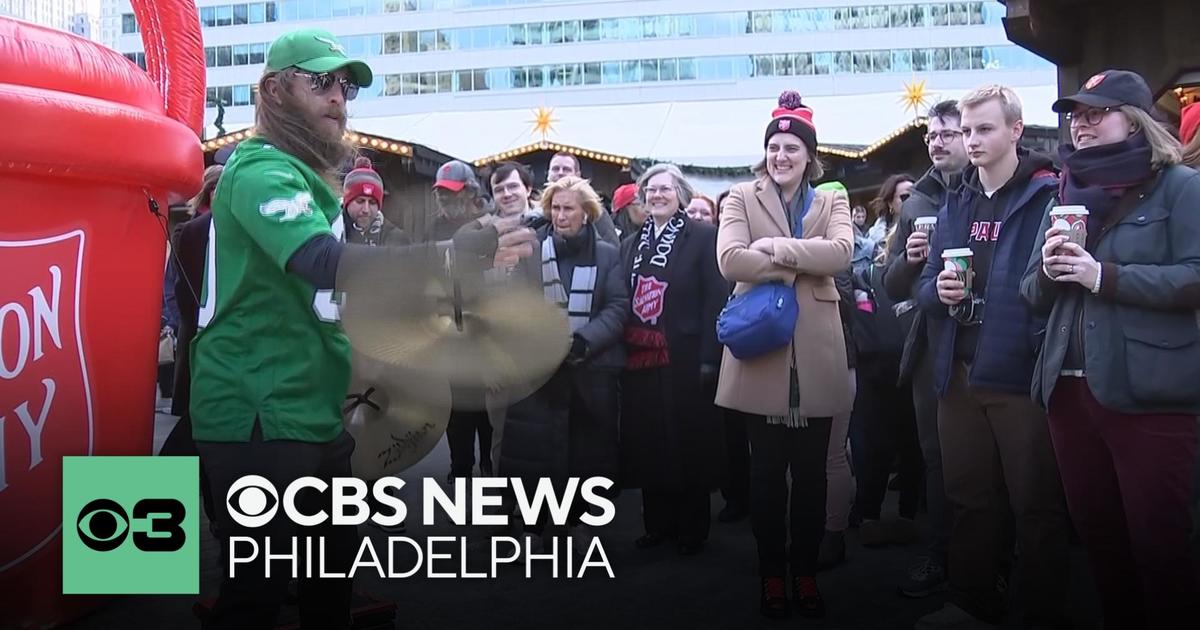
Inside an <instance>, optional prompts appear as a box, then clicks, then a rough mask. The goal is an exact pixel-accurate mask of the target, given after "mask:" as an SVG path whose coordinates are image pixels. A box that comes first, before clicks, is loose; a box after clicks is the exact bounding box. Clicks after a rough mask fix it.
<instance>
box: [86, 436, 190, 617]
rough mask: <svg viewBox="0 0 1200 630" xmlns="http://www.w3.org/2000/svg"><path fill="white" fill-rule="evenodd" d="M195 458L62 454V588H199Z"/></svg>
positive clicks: (106, 591) (109, 591)
mask: <svg viewBox="0 0 1200 630" xmlns="http://www.w3.org/2000/svg"><path fill="white" fill-rule="evenodd" d="M199 484H200V482H199V460H198V459H197V458H195V457H64V458H63V531H62V538H63V593H64V594H67V595H92V594H127V595H132V594H184V595H194V594H196V593H198V592H199V591H200V540H199V531H200V529H199V516H198V511H197V510H198V505H199V499H198V496H197V495H198V493H199V490H198V489H199V487H200V485H199Z"/></svg>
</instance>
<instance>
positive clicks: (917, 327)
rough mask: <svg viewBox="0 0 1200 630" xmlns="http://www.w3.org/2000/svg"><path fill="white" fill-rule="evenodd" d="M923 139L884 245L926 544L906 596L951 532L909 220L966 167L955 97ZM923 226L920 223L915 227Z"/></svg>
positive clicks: (924, 211) (942, 197)
mask: <svg viewBox="0 0 1200 630" xmlns="http://www.w3.org/2000/svg"><path fill="white" fill-rule="evenodd" d="M928 118H929V122H928V123H927V131H928V133H926V134H925V144H926V146H927V147H928V150H929V160H930V161H931V162H933V166H931V167H930V168H929V171H928V172H926V173H925V175H924V176H923V177H921V179H920V180H918V181H917V183H916V184H915V185H914V186H913V187H912V190H911V195H910V196H909V198H908V199H907V200H906V201H905V202H904V205H902V206H901V207H900V222H899V224H898V225H897V226H896V235H895V237H894V238H893V239H892V241H891V246H890V249H889V251H888V256H887V260H888V265H887V268H885V269H884V271H883V285H884V288H885V289H886V290H887V292H888V296H889V297H891V298H892V300H893V301H894V302H895V303H896V304H897V305H899V309H900V310H902V311H903V312H902V313H901V314H900V316H899V320H900V325H901V327H902V329H904V330H907V331H908V336H907V338H906V339H905V342H904V354H903V355H902V357H901V361H900V377H901V378H902V379H906V380H909V381H910V382H911V383H912V395H913V407H914V409H915V410H916V416H917V436H918V439H919V440H920V444H921V455H922V457H923V459H924V460H925V497H926V504H927V505H928V510H929V547H928V550H927V552H926V554H925V555H922V556H921V557H919V558H918V559H917V561H916V562H915V563H913V565H912V566H911V567H909V570H908V575H907V577H906V578H905V579H904V580H903V581H902V582H901V584H900V594H902V595H904V596H906V597H927V596H929V595H932V594H933V593H935V592H937V591H939V590H942V589H944V588H945V586H946V546H947V542H948V540H949V536H950V512H949V509H948V508H947V506H946V490H945V487H944V485H943V481H942V449H941V445H940V443H939V441H938V430H937V422H938V420H937V394H936V393H934V389H933V358H932V353H931V352H929V348H928V345H927V344H928V343H929V341H928V334H927V331H926V325H925V316H924V314H923V313H922V312H921V310H920V309H918V308H915V307H916V294H917V284H918V281H919V280H920V278H921V269H922V268H923V267H924V266H925V260H926V258H927V257H928V255H929V236H930V234H929V232H928V231H926V230H924V229H917V227H916V220H917V219H919V218H922V217H937V213H938V210H939V209H941V207H942V205H944V204H945V203H946V195H947V194H948V193H949V191H952V190H954V189H956V188H958V186H959V183H960V182H961V180H962V171H963V169H964V168H966V166H967V150H966V148H965V147H964V146H963V141H962V131H960V130H959V123H960V121H961V119H962V114H961V113H959V111H958V102H957V101H953V100H949V101H942V102H940V103H938V104H936V105H934V106H933V107H932V108H931V109H930V110H929V116H928ZM922 227H924V226H922Z"/></svg>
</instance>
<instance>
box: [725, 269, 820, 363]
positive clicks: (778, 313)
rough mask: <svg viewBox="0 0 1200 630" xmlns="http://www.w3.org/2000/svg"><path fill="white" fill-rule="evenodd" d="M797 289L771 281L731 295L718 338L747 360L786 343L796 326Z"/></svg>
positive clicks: (797, 308) (738, 355) (733, 353)
mask: <svg viewBox="0 0 1200 630" xmlns="http://www.w3.org/2000/svg"><path fill="white" fill-rule="evenodd" d="M799 315H800V304H799V303H798V302H797V301H796V290H795V289H794V288H792V286H791V285H788V284H784V283H782V282H768V283H766V284H760V285H756V286H755V287H754V288H753V289H750V290H749V291H747V292H745V293H743V294H741V295H735V296H733V297H731V298H729V302H728V303H726V304H725V308H724V309H722V310H721V316H720V317H718V318H717V341H720V342H721V343H722V344H724V345H725V347H726V348H729V352H730V354H732V355H733V356H734V357H736V358H738V359H741V360H743V361H745V360H747V359H753V358H755V357H758V356H761V355H764V354H766V353H768V352H771V351H773V350H778V349H780V348H782V347H783V346H786V345H787V344H788V343H789V342H791V340H792V335H793V334H794V333H795V330H796V318H797V317H799Z"/></svg>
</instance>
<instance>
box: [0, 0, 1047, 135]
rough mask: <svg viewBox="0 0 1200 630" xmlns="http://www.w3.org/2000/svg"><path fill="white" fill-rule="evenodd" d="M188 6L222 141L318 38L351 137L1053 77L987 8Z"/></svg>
mask: <svg viewBox="0 0 1200 630" xmlns="http://www.w3.org/2000/svg"><path fill="white" fill-rule="evenodd" d="M0 1H3V0H0ZM105 1H106V2H116V3H118V4H119V6H120V13H121V20H120V22H121V30H122V33H121V35H120V36H119V37H118V40H117V45H116V46H115V48H117V50H119V51H121V52H123V53H126V55H127V56H128V57H130V58H131V59H133V60H134V61H137V62H143V63H144V57H143V56H142V52H141V51H142V48H141V42H140V39H139V36H138V34H137V32H136V30H137V25H136V21H135V20H134V19H133V15H132V11H131V10H130V8H129V2H128V0H105ZM197 5H198V9H199V17H200V20H201V24H202V26H203V36H204V46H205V55H206V64H207V66H208V81H207V83H208V86H207V88H208V102H209V105H210V107H209V109H208V110H207V113H206V122H207V123H211V122H212V120H213V119H214V117H215V115H216V109H215V106H216V104H217V103H218V102H220V103H221V104H222V105H223V106H224V108H225V118H224V121H225V126H226V128H227V129H229V130H233V129H237V128H240V127H244V126H247V125H249V124H250V123H251V122H252V121H253V107H252V104H253V102H254V99H255V93H254V90H253V86H254V84H255V83H256V82H257V80H258V77H259V75H260V74H261V72H262V67H263V62H264V59H265V55H266V48H267V46H268V44H269V43H270V42H271V41H272V40H273V39H274V38H275V37H277V36H278V35H280V34H282V33H284V32H287V31H289V30H292V29H295V28H301V27H319V28H324V29H327V30H329V31H330V32H332V33H333V34H334V35H336V36H338V38H339V39H340V40H341V41H342V43H343V44H344V45H345V47H346V49H347V52H348V54H350V55H352V56H356V57H361V58H364V59H366V61H367V62H368V63H369V64H370V66H371V68H372V69H373V70H374V72H375V77H376V81H375V83H374V84H373V85H372V86H371V87H370V88H367V89H363V90H362V91H360V93H359V100H358V101H356V102H355V103H354V104H353V105H352V107H351V111H352V114H353V115H354V116H355V117H356V119H358V120H361V121H363V122H366V121H367V120H384V119H387V118H389V117H405V116H413V115H419V114H425V113H430V112H436V113H439V114H445V113H454V112H460V113H463V114H468V113H471V112H493V111H505V110H508V111H514V110H523V111H526V112H527V111H528V110H529V109H531V108H535V107H538V106H547V107H555V108H559V110H560V111H563V112H566V111H570V109H571V108H576V107H580V108H581V107H587V108H592V109H594V108H595V107H596V106H606V105H612V106H629V105H636V104H647V103H676V104H681V105H686V104H688V103H702V102H709V101H719V100H746V99H755V100H758V99H761V100H763V101H764V103H767V104H768V105H769V101H771V100H773V99H775V98H776V97H777V95H778V94H779V93H780V91H782V90H785V89H794V90H797V91H799V92H800V93H801V94H802V95H804V97H805V99H806V100H807V99H810V98H812V97H817V98H818V100H819V99H820V98H823V97H840V98H842V99H856V98H857V99H860V100H861V99H875V100H878V101H879V102H880V106H881V107H882V103H883V102H884V101H883V100H882V99H881V98H880V95H887V101H886V102H887V107H889V108H890V109H892V110H896V111H900V110H902V109H903V107H902V106H901V105H899V104H897V102H896V101H897V99H896V96H895V95H896V94H897V93H899V92H901V91H902V90H903V86H904V85H905V84H907V83H911V82H914V81H920V80H924V81H925V82H926V85H927V86H928V89H929V90H930V91H931V92H932V95H933V96H937V95H947V96H958V95H960V94H961V93H962V92H964V91H966V90H968V89H970V88H973V87H976V86H978V85H981V84H983V83H991V82H995V83H1002V84H1005V85H1010V86H1013V87H1017V88H1037V89H1038V90H1039V92H1038V93H1039V94H1040V93H1042V92H1045V93H1046V94H1051V93H1053V86H1054V85H1055V83H1056V74H1055V69H1054V66H1053V65H1052V64H1050V63H1048V62H1046V61H1044V60H1042V59H1040V58H1038V57H1036V56H1035V55H1034V54H1033V53H1030V52H1028V51H1026V50H1024V49H1022V48H1020V47H1018V46H1016V45H1015V44H1012V43H1011V42H1009V41H1008V39H1007V38H1006V36H1005V33H1004V28H1003V26H1002V24H1001V17H1002V16H1003V15H1004V10H1005V9H1004V6H1003V5H1002V4H1000V3H999V2H996V1H995V0H987V1H975V2H928V1H926V0H913V1H912V2H905V3H891V4H879V3H871V2H869V1H867V0H747V1H746V2H742V3H737V9H736V10H734V9H733V5H732V4H731V3H729V2H726V1H724V0H636V1H635V0H610V1H586V0H273V1H269V2H261V1H260V2H255V1H247V2H236V3H235V2H231V1H230V0H198V2H197ZM710 105H711V103H710ZM765 106H766V105H764V107H765ZM768 114H769V108H768V109H767V110H766V113H764V114H763V116H767V115H768ZM830 114H831V112H826V115H827V116H828V115H830ZM901 117H903V116H901ZM893 118H894V116H893ZM465 119H466V120H469V118H465ZM711 122H713V123H716V122H718V121H715V120H714V121H711ZM760 123H761V121H755V125H756V126H761V124H760ZM456 124H457V123H456ZM509 135H512V134H509ZM410 139H411V138H410ZM862 140H863V139H856V138H829V141H832V142H843V143H851V142H861V141H862ZM563 141H564V142H569V141H570V139H569V138H564V139H563ZM434 146H435V148H439V147H437V146H436V144H435V145H434ZM489 148H490V147H489ZM463 157H467V158H475V157H478V156H476V155H465V156H463Z"/></svg>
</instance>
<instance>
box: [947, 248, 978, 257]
mask: <svg viewBox="0 0 1200 630" xmlns="http://www.w3.org/2000/svg"><path fill="white" fill-rule="evenodd" d="M974 255H975V252H973V251H971V248H970V247H957V248H954V249H944V250H942V258H958V257H961V256H974Z"/></svg>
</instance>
